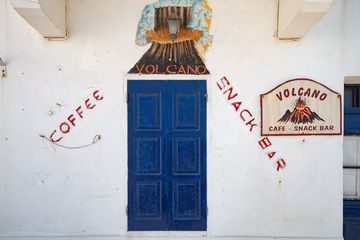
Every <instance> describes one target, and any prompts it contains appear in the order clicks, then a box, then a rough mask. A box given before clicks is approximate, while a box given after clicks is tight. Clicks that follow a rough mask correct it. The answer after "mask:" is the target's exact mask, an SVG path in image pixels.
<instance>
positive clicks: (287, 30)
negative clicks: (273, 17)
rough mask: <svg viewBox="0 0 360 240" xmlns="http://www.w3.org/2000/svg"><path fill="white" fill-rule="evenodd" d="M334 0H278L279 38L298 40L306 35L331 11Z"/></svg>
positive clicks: (277, 33) (277, 35)
mask: <svg viewBox="0 0 360 240" xmlns="http://www.w3.org/2000/svg"><path fill="white" fill-rule="evenodd" d="M333 1H334V0H278V13H277V32H276V37H277V38H278V39H279V40H296V39H299V38H301V37H302V36H304V35H305V33H306V32H307V31H309V30H310V29H311V28H312V27H313V26H314V25H315V24H316V23H317V22H319V21H320V19H321V18H322V17H323V16H324V15H325V14H326V13H327V12H328V11H329V9H330V7H331V4H332V3H333Z"/></svg>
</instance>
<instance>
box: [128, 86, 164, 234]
mask: <svg viewBox="0 0 360 240" xmlns="http://www.w3.org/2000/svg"><path fill="white" fill-rule="evenodd" d="M128 94H129V96H128V97H129V104H128V168H129V171H128V230H129V231H132V230H138V231H146V230H153V229H157V230H166V229H167V213H166V195H167V193H166V191H167V179H166V178H167V176H166V169H167V159H166V148H165V146H166V141H167V137H168V136H167V131H166V126H163V124H164V123H166V121H164V115H163V113H162V111H164V110H165V109H166V95H165V94H166V87H165V86H164V85H163V84H161V83H160V82H153V83H150V82H143V83H142V84H139V83H138V82H136V81H129V82H128Z"/></svg>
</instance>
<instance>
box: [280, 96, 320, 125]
mask: <svg viewBox="0 0 360 240" xmlns="http://www.w3.org/2000/svg"><path fill="white" fill-rule="evenodd" d="M316 120H318V121H323V122H325V120H324V119H322V118H321V117H320V116H319V115H318V114H317V113H316V112H313V111H311V109H310V108H309V107H307V106H306V102H305V100H303V99H301V97H299V99H298V100H296V103H295V107H294V110H293V111H292V112H291V111H290V110H286V112H285V114H284V115H283V116H282V117H281V118H280V119H279V120H278V122H283V123H287V122H289V121H290V122H292V123H295V124H298V123H303V124H306V123H313V122H315V121H316Z"/></svg>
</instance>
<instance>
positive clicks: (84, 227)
mask: <svg viewBox="0 0 360 240" xmlns="http://www.w3.org/2000/svg"><path fill="white" fill-rule="evenodd" d="M354 1H355V2H356V1H357V0H352V1H346V2H354ZM151 2H153V1H151V0H135V1H118V0H104V1H98V0H86V1H81V0H69V31H70V38H69V39H68V40H67V41H62V42H49V41H47V40H45V39H43V37H42V36H41V35H40V34H39V33H38V32H36V31H35V30H34V29H33V28H32V27H31V26H29V25H28V24H27V23H26V22H25V20H23V19H22V18H21V17H20V16H19V15H18V14H17V13H16V12H15V11H14V9H12V8H11V6H10V5H9V4H7V10H6V13H7V27H8V30H7V33H8V34H7V36H6V39H7V42H8V46H7V49H8V53H7V55H8V59H9V65H8V78H7V79H6V80H2V81H1V83H0V87H1V89H0V90H1V91H0V100H1V102H0V103H1V105H0V120H1V125H0V127H1V128H0V130H1V131H0V239H26V238H27V237H29V238H30V237H33V238H31V239H53V238H54V237H58V238H61V239H71V240H72V239H96V240H97V239H104V238H105V237H107V239H140V238H141V239H154V240H155V239H171V238H174V239H204V238H209V239H229V240H233V239H292V238H296V239H342V192H343V182H342V165H343V162H342V159H343V148H342V143H343V138H342V136H332V137H330V136H321V137H320V136H318V137H315V136H307V137H272V138H271V140H272V142H273V146H272V147H273V148H272V149H273V150H276V151H277V152H278V156H282V157H284V159H285V160H286V162H287V164H288V166H287V167H286V168H285V169H284V170H283V171H281V172H280V173H277V172H276V165H275V164H274V162H271V161H269V160H268V159H267V157H266V155H265V153H266V152H264V151H262V150H261V149H260V147H259V146H258V143H257V141H259V140H260V129H256V131H255V132H254V133H253V134H249V132H248V130H247V128H246V127H245V125H244V124H243V123H242V121H241V120H240V118H239V116H238V114H236V113H235V112H234V111H233V110H232V109H231V106H230V105H229V104H228V103H227V101H226V99H225V97H224V96H223V95H222V94H221V93H220V92H219V91H218V89H217V87H216V84H215V82H216V81H218V80H219V79H220V78H221V77H222V76H224V75H226V76H227V77H228V79H229V80H230V81H231V82H232V84H233V85H234V88H235V89H236V91H237V92H238V93H239V95H240V97H241V99H243V101H244V102H243V104H244V106H246V107H248V108H249V109H250V110H251V111H252V112H253V113H254V115H255V117H256V119H257V120H258V121H259V120H260V106H259V105H260V104H259V95H260V94H261V93H264V92H267V91H268V90H270V89H272V88H273V87H275V86H276V85H278V84H280V83H282V82H284V81H286V80H289V79H292V78H297V77H307V78H312V79H314V80H317V81H319V82H321V83H323V84H325V85H327V86H328V87H330V88H331V89H333V90H335V91H337V92H342V89H343V79H344V73H343V68H344V66H343V61H342V60H343V57H344V56H343V52H344V45H343V44H344V34H343V23H344V18H345V16H344V14H345V13H344V12H343V7H344V1H342V0H337V1H335V2H334V4H333V6H332V8H331V10H330V11H329V12H328V14H327V15H325V16H324V17H323V18H322V19H321V21H320V22H319V23H318V24H317V25H316V26H315V27H314V28H312V29H311V30H310V31H309V32H308V33H307V34H306V37H305V38H303V39H301V40H300V41H298V42H278V41H276V39H275V38H274V37H273V33H274V29H275V21H276V18H275V13H276V11H275V9H276V6H275V1H269V0H254V1H249V0H236V1H229V0H210V1H209V3H210V5H211V6H212V7H213V9H214V11H213V22H212V28H211V31H210V32H211V33H212V34H213V35H214V42H213V45H212V47H211V48H210V50H209V52H208V53H207V55H206V62H207V67H208V68H209V69H210V71H211V72H212V74H211V77H210V78H209V79H208V94H209V101H208V116H207V121H208V141H207V144H208V157H207V167H208V168H207V174H208V175H207V181H208V185H207V188H208V196H207V201H208V207H209V215H208V231H207V232H200V233H191V232H184V233H174V232H143V233H136V232H131V233H130V232H127V217H126V212H125V209H126V205H127V130H126V129H127V105H126V78H127V76H126V73H127V71H128V70H129V69H130V68H131V67H132V66H133V65H134V64H135V63H136V62H137V61H138V60H139V59H140V57H141V56H142V54H144V53H145V51H146V50H147V48H146V47H145V48H143V47H138V46H136V45H135V35H136V27H137V23H138V20H139V18H140V14H141V11H142V8H143V7H144V6H145V5H146V4H149V3H151ZM0 6H1V5H0ZM0 11H1V8H0ZM0 26H1V25H0ZM1 31H2V29H0V32H1ZM352 44H353V42H352ZM352 46H353V47H354V48H359V46H358V45H357V44H353V45H352ZM162 78H164V79H167V78H166V77H162ZM94 89H100V91H101V93H102V94H103V95H104V100H103V101H101V102H98V103H97V106H96V107H95V108H94V109H93V110H91V111H90V110H89V111H86V112H84V119H77V121H76V127H74V128H73V129H72V130H71V132H70V133H69V134H67V135H66V136H65V137H64V139H63V140H62V141H61V142H60V143H61V144H63V145H67V146H79V145H82V144H87V143H89V142H91V141H92V139H93V137H94V135H95V134H101V136H102V138H101V140H100V142H98V143H96V144H95V145H93V146H91V147H88V148H84V149H79V150H68V149H62V148H59V147H56V146H53V145H51V144H50V143H49V142H47V141H46V140H45V139H42V138H40V137H39V134H46V135H47V136H49V135H50V134H51V132H52V131H53V130H54V129H56V128H57V127H58V125H59V124H60V123H61V122H62V121H64V120H65V119H66V118H67V117H68V116H69V115H70V114H71V113H73V112H74V111H75V109H76V107H77V106H78V105H80V104H83V102H84V100H85V99H86V98H87V97H88V96H89V94H90V93H91V92H92V91H93V90H94ZM57 103H60V105H61V106H58V105H57ZM49 111H51V112H52V113H53V114H49ZM280 181H281V182H280ZM41 236H42V237H41Z"/></svg>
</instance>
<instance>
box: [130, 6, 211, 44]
mask: <svg viewBox="0 0 360 240" xmlns="http://www.w3.org/2000/svg"><path fill="white" fill-rule="evenodd" d="M165 6H179V7H192V16H191V21H190V23H189V25H188V26H187V27H188V28H190V29H193V30H200V31H202V37H201V38H200V39H199V42H200V43H201V44H204V45H205V44H209V45H210V44H211V42H212V36H211V35H210V34H209V31H208V24H207V22H206V20H205V19H207V18H211V10H209V9H207V8H205V6H204V0H159V1H158V2H156V3H153V4H149V5H147V6H146V7H145V8H144V10H143V12H142V14H141V20H140V22H139V25H138V29H137V36H136V44H137V45H139V46H145V45H146V44H148V43H149V42H148V41H147V40H146V32H147V31H149V30H152V29H154V27H155V20H154V17H155V8H159V7H165Z"/></svg>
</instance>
